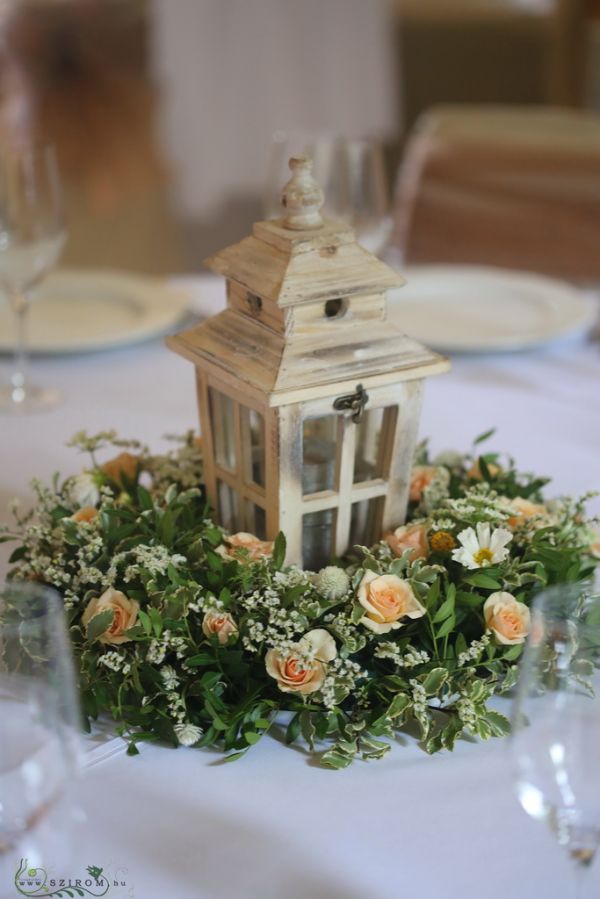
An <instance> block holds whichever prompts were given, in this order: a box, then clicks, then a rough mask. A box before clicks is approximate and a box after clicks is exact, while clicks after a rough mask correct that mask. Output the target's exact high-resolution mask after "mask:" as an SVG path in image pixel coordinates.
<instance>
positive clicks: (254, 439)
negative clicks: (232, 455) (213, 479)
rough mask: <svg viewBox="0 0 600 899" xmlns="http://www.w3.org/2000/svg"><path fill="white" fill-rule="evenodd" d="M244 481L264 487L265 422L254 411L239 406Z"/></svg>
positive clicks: (258, 413)
mask: <svg viewBox="0 0 600 899" xmlns="http://www.w3.org/2000/svg"><path fill="white" fill-rule="evenodd" d="M240 426H241V432H242V453H243V455H244V466H243V470H244V481H245V482H246V484H257V485H258V486H259V487H264V486H265V420H264V417H263V416H262V415H261V414H260V412H257V411H256V409H249V408H248V407H247V406H240Z"/></svg>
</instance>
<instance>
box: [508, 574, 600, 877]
mask: <svg viewBox="0 0 600 899" xmlns="http://www.w3.org/2000/svg"><path fill="white" fill-rule="evenodd" d="M599 662H600V593H598V591H597V590H596V589H595V588H594V587H593V585H592V584H590V583H587V584H586V583H579V584H574V585H573V584H571V585H563V586H559V587H553V588H551V589H548V590H546V591H544V592H543V593H541V594H540V595H539V597H538V598H537V600H536V602H535V604H534V608H533V611H532V627H531V634H530V637H529V641H528V645H527V647H526V649H525V653H524V656H523V661H522V664H521V671H520V679H519V685H518V689H517V695H516V698H515V705H514V709H513V736H512V738H511V752H512V759H513V768H514V777H515V785H516V789H517V796H518V798H519V801H520V803H521V805H522V807H523V809H524V810H525V811H526V812H527V814H529V815H531V817H533V818H535V819H536V820H540V821H544V822H545V823H546V824H548V826H549V827H550V829H551V830H552V832H553V833H554V835H555V836H556V838H557V840H558V843H559V844H560V845H561V846H562V847H564V849H565V850H566V852H567V853H568V855H569V857H570V858H571V859H572V861H573V862H574V863H575V865H576V867H577V868H578V869H579V871H583V870H584V869H585V868H587V867H589V866H590V865H591V863H592V861H593V859H594V857H595V855H596V852H597V849H598V846H599V845H600V691H599V687H600V678H599V677H598V674H597V673H596V668H597V666H598V664H599ZM581 880H582V875H580V876H579V878H578V883H577V890H578V892H577V895H581V893H580V892H579V891H580V890H581V889H582V882H581Z"/></svg>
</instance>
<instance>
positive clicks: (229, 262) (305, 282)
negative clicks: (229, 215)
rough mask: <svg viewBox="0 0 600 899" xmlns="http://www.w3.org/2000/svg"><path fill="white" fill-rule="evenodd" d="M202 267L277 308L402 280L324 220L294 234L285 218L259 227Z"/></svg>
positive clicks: (347, 231) (349, 232)
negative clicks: (275, 304) (269, 301)
mask: <svg viewBox="0 0 600 899" xmlns="http://www.w3.org/2000/svg"><path fill="white" fill-rule="evenodd" d="M205 265H206V266H207V267H208V268H210V269H212V271H214V272H217V273H218V274H220V275H224V276H225V277H226V278H228V279H230V280H232V281H235V282H236V283H237V284H241V285H242V286H243V287H245V288H246V289H247V290H249V291H250V292H251V293H253V294H256V295H257V296H259V297H262V298H264V299H267V300H272V301H273V302H275V303H277V305H278V306H279V307H282V308H285V307H288V306H299V305H303V304H306V303H314V302H315V300H323V301H326V300H328V299H333V298H335V297H347V296H351V295H354V294H360V293H378V292H381V291H385V290H388V289H389V288H391V287H400V286H401V285H402V284H404V278H403V277H402V276H401V275H399V274H398V272H395V271H394V270H393V269H391V268H390V267H389V266H388V265H386V264H385V263H383V262H381V260H379V259H377V257H376V256H373V254H372V253H369V252H368V251H367V250H365V249H364V248H363V247H361V246H360V245H359V244H358V243H356V238H355V235H354V231H353V229H352V228H351V227H350V226H349V225H346V224H344V223H342V222H334V221H329V220H325V221H324V222H323V224H322V225H320V226H319V227H318V228H310V229H307V230H305V231H293V230H290V229H289V228H286V227H285V224H284V220H283V219H277V220H275V221H268V222H257V223H256V224H255V225H254V227H253V229H252V236H251V237H245V238H244V239H243V240H241V241H240V242H239V243H236V244H233V245H232V246H229V247H226V248H225V249H224V250H221V251H220V252H218V253H215V255H214V256H211V257H209V258H208V259H206V260H205Z"/></svg>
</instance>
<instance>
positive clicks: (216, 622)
mask: <svg viewBox="0 0 600 899" xmlns="http://www.w3.org/2000/svg"><path fill="white" fill-rule="evenodd" d="M202 632H203V634H204V635H205V636H206V637H212V636H213V635H214V634H216V635H217V637H218V638H219V643H220V644H221V646H224V645H225V644H226V643H227V642H228V641H229V638H230V637H231V636H232V635H233V634H237V632H238V627H237V624H236V623H235V619H234V617H233V615H230V614H229V612H219V611H217V610H216V609H213V610H212V611H210V612H207V613H206V614H205V616H204V619H203V621H202Z"/></svg>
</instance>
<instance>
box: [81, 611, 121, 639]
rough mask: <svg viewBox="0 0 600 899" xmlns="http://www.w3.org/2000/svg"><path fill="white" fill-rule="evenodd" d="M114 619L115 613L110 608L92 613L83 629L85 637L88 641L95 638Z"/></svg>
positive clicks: (108, 626)
mask: <svg viewBox="0 0 600 899" xmlns="http://www.w3.org/2000/svg"><path fill="white" fill-rule="evenodd" d="M114 619H115V613H114V612H113V611H112V609H105V611H104V612H99V613H98V614H97V615H94V617H93V618H92V619H91V621H90V622H89V624H88V626H87V628H86V630H85V635H86V637H87V639H88V640H90V641H92V640H97V639H98V637H101V636H102V634H104V633H105V632H106V631H107V630H108V629H109V628H110V626H111V625H112V623H113V621H114Z"/></svg>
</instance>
